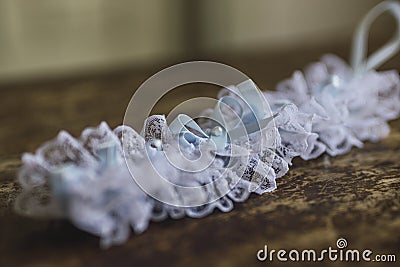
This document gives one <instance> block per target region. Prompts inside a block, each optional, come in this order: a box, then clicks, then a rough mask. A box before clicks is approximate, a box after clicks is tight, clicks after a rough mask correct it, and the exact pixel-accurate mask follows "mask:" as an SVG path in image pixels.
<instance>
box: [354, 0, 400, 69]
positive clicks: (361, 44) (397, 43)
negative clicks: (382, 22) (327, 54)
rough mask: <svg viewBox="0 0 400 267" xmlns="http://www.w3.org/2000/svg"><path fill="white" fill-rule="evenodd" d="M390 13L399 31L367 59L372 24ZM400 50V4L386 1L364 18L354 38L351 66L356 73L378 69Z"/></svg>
mask: <svg viewBox="0 0 400 267" xmlns="http://www.w3.org/2000/svg"><path fill="white" fill-rule="evenodd" d="M385 12H390V13H391V14H392V15H393V16H394V18H395V19H396V23H397V29H396V32H395V34H394V36H393V38H392V39H391V40H390V41H389V42H388V43H387V44H386V45H384V46H383V47H382V48H380V49H379V50H377V51H375V52H374V53H372V54H371V55H370V56H369V58H367V50H368V49H367V47H368V46H367V44H368V33H369V29H370V28H371V25H372V23H373V22H374V21H375V20H376V19H377V18H378V17H379V16H380V15H382V14H383V13H385ZM399 49H400V3H398V2H395V1H385V2H382V3H380V4H378V5H377V6H375V7H374V8H373V9H372V10H371V11H370V12H368V14H367V15H366V16H365V17H364V18H363V20H362V21H361V23H360V24H359V26H358V28H357V30H356V32H355V34H354V37H353V47H352V56H351V65H352V67H353V69H354V71H355V72H364V71H369V70H371V69H376V68H378V67H379V66H380V65H382V64H383V63H385V61H387V60H388V59H389V58H391V57H392V56H393V55H394V54H396V53H397V52H398V51H399Z"/></svg>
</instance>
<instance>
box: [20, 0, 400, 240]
mask: <svg viewBox="0 0 400 267" xmlns="http://www.w3.org/2000/svg"><path fill="white" fill-rule="evenodd" d="M385 11H389V12H391V13H392V14H393V15H394V16H395V18H396V21H397V24H398V25H397V26H398V28H397V32H396V35H395V38H394V39H393V40H392V41H390V42H389V43H388V44H386V45H385V46H384V47H383V48H381V49H380V50H378V51H377V52H375V53H373V54H372V55H371V56H370V57H369V58H366V51H367V49H366V43H367V37H368V36H367V34H368V28H369V26H370V25H371V23H372V22H373V21H374V20H375V18H376V17H377V16H379V15H380V14H381V13H383V12H385ZM399 47H400V4H399V3H398V2H390V1H389V2H382V3H381V4H379V5H378V6H376V7H375V8H374V9H372V10H371V11H370V12H369V13H368V14H367V15H366V17H365V18H364V19H363V21H362V23H361V24H360V26H359V28H358V30H357V31H356V34H355V37H354V43H353V52H352V61H351V66H349V65H347V64H346V63H345V62H344V61H343V60H341V59H339V58H338V57H336V56H334V55H325V56H323V57H322V59H321V61H320V62H317V63H314V64H311V65H310V66H309V67H308V68H306V69H305V70H304V72H300V71H296V72H294V74H293V76H292V77H291V78H290V79H288V80H285V81H283V82H281V83H279V84H278V86H277V88H276V89H277V90H276V91H264V92H261V91H259V90H258V89H257V87H256V86H255V84H254V83H253V82H252V81H251V80H248V81H245V82H243V83H240V84H238V85H236V86H231V87H229V88H225V89H223V90H222V91H221V92H220V93H219V95H218V99H219V102H218V104H217V106H216V107H215V108H213V109H207V110H205V111H204V112H203V114H202V115H203V116H205V117H209V118H214V119H215V120H199V121H194V120H192V119H191V118H190V117H188V116H187V115H184V114H181V115H179V116H178V117H177V118H176V119H175V120H174V121H173V122H172V123H170V124H169V125H167V121H166V118H165V116H163V115H154V116H150V117H149V118H148V119H147V120H146V121H145V123H144V127H143V131H142V132H141V133H140V134H139V133H137V132H136V131H135V130H134V129H132V128H131V127H129V126H124V125H123V126H118V127H117V128H115V129H114V130H112V129H110V128H109V126H108V125H107V124H106V123H105V122H103V123H101V124H100V125H99V126H98V127H96V128H87V129H85V130H84V131H83V132H82V134H81V136H80V137H79V138H74V137H72V136H71V135H69V134H68V133H67V132H64V131H61V132H60V133H59V134H58V136H57V137H56V138H55V139H54V140H52V141H49V142H47V143H45V144H43V145H42V146H41V147H39V148H38V149H37V151H36V152H35V153H34V154H31V153H25V154H24V155H23V156H22V162H23V165H22V167H21V169H20V171H19V174H18V181H19V183H20V185H21V187H22V193H21V194H20V196H19V197H18V198H17V201H16V209H17V211H18V212H19V213H22V214H25V215H29V216H45V217H58V218H67V219H69V220H70V221H71V222H72V223H73V224H74V225H75V226H76V227H78V228H80V229H82V230H84V231H87V232H89V233H92V234H95V235H97V236H100V237H101V245H102V246H103V247H109V246H110V245H113V244H120V243H122V242H124V241H126V240H127V238H128V237H129V235H130V229H133V230H134V232H135V233H141V232H143V231H145V230H146V229H147V227H148V224H149V222H150V221H161V220H164V219H166V218H167V217H170V218H174V219H178V218H182V217H184V216H189V217H193V218H201V217H204V216H206V215H208V214H211V213H212V212H213V211H214V209H218V210H220V211H222V212H229V211H230V210H232V209H233V203H234V202H243V201H245V200H246V199H247V198H248V196H249V194H250V193H251V192H255V193H257V194H264V193H266V192H270V191H272V190H274V189H276V182H275V179H277V178H280V177H282V176H284V175H285V173H286V172H287V171H288V170H289V166H290V165H291V164H292V163H291V161H292V159H293V158H294V157H297V156H300V157H301V158H303V159H305V160H308V159H313V158H316V157H318V156H320V155H321V154H323V153H324V152H326V153H328V154H329V155H331V156H335V155H340V154H343V153H347V152H349V150H350V149H351V147H353V146H356V147H361V146H362V144H363V142H364V141H373V142H375V141H378V140H380V139H381V138H384V137H385V136H387V135H388V133H389V126H388V124H387V121H388V120H392V119H395V118H397V117H398V116H399V113H400V79H399V74H398V71H397V70H392V71H384V72H378V71H376V70H375V69H376V68H377V67H379V66H380V65H381V64H382V63H384V62H385V61H386V60H387V59H388V58H389V57H391V56H392V55H394V54H395V53H396V52H397V51H398V50H399ZM265 99H266V100H267V101H268V103H269V107H270V108H268V106H266V105H265ZM221 121H223V123H221ZM243 132H245V134H243ZM178 155H179V156H178ZM182 155H183V156H184V158H185V159H183V158H182ZM193 161H195V162H196V164H195V165H196V166H197V167H198V166H204V168H201V170H197V171H193V170H192V165H191V164H192V163H193ZM132 176H134V177H135V179H132ZM159 176H162V177H164V182H160V180H158V179H157V177H159ZM187 188H195V189H193V191H190V190H189V191H188V190H187Z"/></svg>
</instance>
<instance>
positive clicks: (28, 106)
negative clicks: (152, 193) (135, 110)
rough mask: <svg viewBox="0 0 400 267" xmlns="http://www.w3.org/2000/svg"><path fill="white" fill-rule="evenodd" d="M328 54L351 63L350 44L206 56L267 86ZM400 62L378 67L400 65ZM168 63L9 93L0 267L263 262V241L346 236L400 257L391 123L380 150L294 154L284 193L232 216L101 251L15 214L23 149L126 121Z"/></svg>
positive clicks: (301, 244) (354, 243)
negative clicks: (135, 98) (140, 90)
mask: <svg viewBox="0 0 400 267" xmlns="http://www.w3.org/2000/svg"><path fill="white" fill-rule="evenodd" d="M327 51H331V52H335V53H339V55H341V56H347V53H346V52H345V53H343V51H347V47H344V46H338V47H329V48H324V49H315V50H313V49H309V50H305V51H294V52H292V53H286V54H283V53H282V54H275V55H257V54H254V55H247V56H237V55H236V56H232V57H230V56H226V57H220V58H218V57H209V58H202V59H210V60H217V61H221V62H224V63H228V64H230V65H232V66H234V67H237V68H239V69H240V70H242V71H243V72H245V73H247V74H248V75H249V76H250V77H251V78H253V79H254V80H255V81H256V82H257V84H258V85H260V86H261V87H262V88H264V89H267V88H273V85H274V84H275V83H276V82H277V81H279V80H281V79H283V78H286V77H289V76H290V75H291V73H292V71H294V70H295V69H299V68H302V67H303V66H304V65H306V64H307V63H309V62H311V61H315V60H317V59H318V57H319V56H320V55H321V54H322V53H324V52H327ZM399 59H400V57H396V58H394V59H393V60H391V61H390V62H389V63H388V64H386V65H385V66H384V67H383V69H389V68H397V69H399V66H400V64H399V61H400V60H399ZM173 63H175V62H168V64H167V65H171V64H173ZM162 67H163V66H162V65H160V66H155V67H154V69H151V70H138V69H132V70H125V71H121V72H118V73H114V74H109V75H102V76H92V77H80V78H75V79H71V80H66V81H48V82H38V83H35V84H27V85H7V86H2V88H1V89H0V99H1V100H0V101H1V102H0V103H1V105H0V125H1V126H0V127H1V128H0V266H55V265H57V266H60V267H61V266H109V265H114V266H249V265H256V264H257V260H256V252H257V251H258V250H259V249H261V248H262V247H263V246H264V245H265V244H267V245H268V247H269V248H271V249H272V248H273V249H280V248H284V249H286V250H290V249H293V248H295V249H299V250H300V249H306V248H308V249H316V250H320V249H323V248H327V247H329V246H332V247H335V246H336V245H335V244H336V240H337V238H339V237H344V238H346V239H347V241H348V243H349V247H350V248H358V249H365V248H369V249H371V250H373V251H374V253H382V254H384V253H392V254H393V253H395V254H397V261H400V254H399V248H400V198H399V188H400V179H399V170H400V161H399V156H400V120H397V121H394V122H392V123H391V127H392V132H391V134H390V136H389V137H388V138H386V139H385V140H382V142H380V143H376V144H371V143H368V144H366V145H365V147H364V148H363V149H353V150H352V151H351V152H350V153H349V154H347V155H344V156H339V157H335V158H330V157H321V158H319V159H317V160H312V161H308V162H305V161H302V160H300V159H296V160H295V161H294V167H293V168H291V169H290V171H289V173H288V174H287V175H285V176H284V177H283V178H281V179H279V180H278V189H277V190H275V191H274V192H272V193H269V194H265V195H263V196H255V195H254V196H251V198H250V199H249V200H248V201H247V202H245V203H242V204H237V205H235V209H234V210H233V211H232V212H230V213H227V214H223V213H220V212H214V214H212V215H211V216H209V217H207V218H204V219H200V220H198V219H190V218H185V219H181V220H179V221H174V220H171V219H170V220H167V221H164V222H162V223H152V224H151V225H150V227H149V229H148V230H147V231H146V232H145V233H144V234H141V235H139V236H132V237H131V238H130V240H129V241H128V242H127V243H126V244H124V245H122V246H118V247H113V248H111V249H109V250H106V251H103V250H101V249H99V246H98V242H99V240H98V239H97V238H96V237H93V236H91V235H89V234H86V233H83V232H81V231H79V230H77V229H76V228H74V227H73V226H72V225H70V224H69V223H68V222H65V221H50V220H34V219H30V218H25V217H21V216H19V215H16V214H15V213H14V212H13V210H12V205H13V201H14V199H15V197H16V195H17V193H18V191H19V190H20V189H19V186H18V185H17V184H16V183H15V177H16V171H17V169H18V167H19V166H20V157H21V153H23V152H24V151H30V152H32V151H34V150H35V149H36V148H37V147H38V146H39V145H40V144H41V143H42V142H44V141H46V140H48V139H50V138H53V137H54V136H55V135H56V134H57V132H58V131H59V130H61V129H66V130H67V131H69V132H71V133H72V134H73V135H75V136H77V135H79V133H80V132H81V131H82V129H83V128H84V127H87V126H94V125H97V124H98V123H99V122H100V121H102V120H105V121H107V122H108V123H109V124H110V125H111V126H112V127H115V126H116V125H118V124H120V123H121V122H122V117H123V114H124V110H125V108H126V105H127V103H128V101H129V98H130V96H131V95H132V94H133V92H134V90H135V89H136V88H137V87H138V86H139V85H140V83H141V82H143V81H144V80H145V79H146V78H147V77H149V76H150V75H151V74H153V73H154V72H155V71H157V70H160V69H161V68H162ZM215 93H216V92H215V91H211V90H210V89H207V90H204V91H198V90H196V91H194V90H187V91H181V92H178V93H177V94H175V95H174V96H170V97H169V98H167V100H165V101H164V104H162V105H161V106H160V107H159V108H158V110H159V111H163V110H168V109H169V108H170V106H171V105H172V106H173V104H174V103H178V102H179V101H181V100H182V99H184V98H185V97H192V96H195V95H196V96H198V95H199V94H200V95H213V94H215ZM264 264H267V263H263V264H261V265H264ZM324 264H325V265H330V264H334V263H331V262H329V261H325V262H324ZM365 265H367V266H371V265H372V264H368V263H365ZM358 266H359V265H358ZM385 266H392V265H391V264H389V263H387V264H385Z"/></svg>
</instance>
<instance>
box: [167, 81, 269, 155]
mask: <svg viewBox="0 0 400 267" xmlns="http://www.w3.org/2000/svg"><path fill="white" fill-rule="evenodd" d="M237 89H238V90H237V92H235V93H237V95H238V97H239V98H240V99H241V100H243V102H244V103H245V104H246V105H247V106H248V107H249V109H250V112H248V113H246V114H245V113H244V111H243V107H242V105H241V104H240V103H239V101H238V100H237V99H236V98H235V97H232V96H224V97H222V98H221V99H220V100H219V101H218V103H217V105H216V106H215V108H214V112H213V114H212V115H211V119H213V120H215V121H216V122H218V123H219V124H220V125H221V130H222V131H221V133H220V134H218V135H212V134H210V135H208V134H207V133H205V132H204V131H203V130H202V129H201V127H200V126H199V125H198V124H197V123H196V122H195V121H194V120H193V119H192V118H191V117H189V116H188V115H186V114H179V115H178V116H177V118H176V119H175V120H174V121H173V122H172V123H171V124H170V126H169V129H170V130H171V132H172V134H175V135H177V136H178V138H179V142H180V144H181V145H189V144H193V145H198V144H199V143H200V141H201V140H202V139H203V140H204V139H210V140H212V141H213V142H214V143H215V145H216V148H217V151H216V152H217V153H218V152H221V153H223V152H224V150H225V148H226V146H227V145H228V144H229V143H230V142H231V140H235V139H237V138H239V137H242V136H245V135H248V134H251V133H255V132H258V131H260V130H262V129H264V128H265V127H266V126H267V125H268V123H269V122H270V121H271V120H273V118H274V117H275V116H269V115H270V114H271V112H270V108H269V105H268V103H267V101H266V100H265V98H264V96H263V94H262V93H261V91H260V90H259V89H258V88H257V86H256V85H255V84H254V82H253V81H252V80H246V81H244V82H242V83H240V84H239V85H237ZM224 105H226V106H228V107H230V108H231V109H232V110H234V111H235V112H236V115H237V118H238V121H237V123H236V124H235V126H234V127H232V129H228V127H227V125H228V124H227V123H226V122H225V118H224V115H223V112H222V108H223V106H224ZM190 129H191V130H192V131H191V130H190ZM193 131H194V132H195V133H194V132H193Z"/></svg>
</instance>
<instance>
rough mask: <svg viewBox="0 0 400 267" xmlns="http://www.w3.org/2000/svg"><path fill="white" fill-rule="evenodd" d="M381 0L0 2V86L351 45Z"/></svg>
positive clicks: (69, 0) (50, 0)
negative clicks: (192, 59) (205, 58)
mask: <svg viewBox="0 0 400 267" xmlns="http://www.w3.org/2000/svg"><path fill="white" fill-rule="evenodd" d="M378 2H380V1H379V0H265V1H261V0H246V1H242V0H219V1H213V0H203V1H196V0H194V1H192V0H170V1H165V0H140V1H132V0H0V82H2V81H13V80H26V79H32V78H38V77H39V78H40V77H46V76H64V75H66V76H68V75H74V74H77V73H79V74H80V73H86V72H95V71H99V70H110V69H116V68H121V67H123V66H125V65H129V66H132V65H139V66H142V65H149V64H153V63H154V62H157V61H160V60H166V59H169V58H176V57H179V56H182V55H183V54H185V55H188V54H192V55H197V54H200V53H201V54H206V53H209V52H212V53H218V52H220V51H224V52H227V51H228V52H229V51H231V52H237V51H246V50H248V49H251V50H252V51H253V50H256V49H259V50H262V51H276V50H278V49H296V47H299V46H309V45H310V46H317V45H321V44H324V43H329V42H338V41H341V42H343V41H342V40H343V39H344V38H346V39H345V41H350V40H348V38H349V37H350V36H351V33H352V32H353V30H354V28H355V26H356V24H357V23H358V21H359V20H360V19H361V18H362V16H363V15H364V14H365V13H366V12H367V11H368V10H369V9H370V8H371V7H372V6H374V5H375V4H377V3H378Z"/></svg>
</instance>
